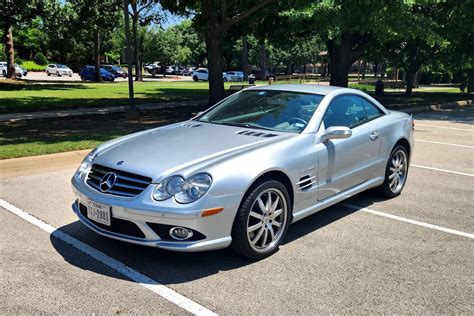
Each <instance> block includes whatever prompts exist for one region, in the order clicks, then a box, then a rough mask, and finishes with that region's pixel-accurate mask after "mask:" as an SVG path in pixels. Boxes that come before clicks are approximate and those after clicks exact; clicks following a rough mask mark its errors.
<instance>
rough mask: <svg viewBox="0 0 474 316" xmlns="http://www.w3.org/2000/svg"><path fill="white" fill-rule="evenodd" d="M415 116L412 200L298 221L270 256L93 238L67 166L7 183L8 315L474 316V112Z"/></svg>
mask: <svg viewBox="0 0 474 316" xmlns="http://www.w3.org/2000/svg"><path fill="white" fill-rule="evenodd" d="M415 119H416V123H415V124H416V125H415V139H416V141H417V142H416V148H415V150H414V155H413V159H412V166H411V167H410V171H409V175H408V182H407V185H406V187H405V190H404V192H403V193H402V195H401V196H400V197H398V198H395V199H391V200H383V199H380V198H379V197H377V196H375V195H373V194H372V193H371V192H367V193H362V194H359V195H357V196H354V197H353V198H351V199H349V200H347V201H345V202H343V203H340V204H337V205H335V206H333V207H331V208H328V209H326V210H324V211H321V212H319V213H317V214H315V215H313V216H311V217H309V218H306V219H304V220H302V221H300V222H297V223H295V224H294V225H292V226H291V227H290V229H289V234H288V236H287V238H286V240H285V242H284V245H282V246H281V248H280V251H279V252H277V253H276V254H275V255H273V256H271V257H270V258H267V259H265V260H262V261H259V262H251V261H248V260H245V259H242V258H240V257H238V256H237V255H234V254H233V253H232V252H231V251H230V250H221V251H213V252H206V253H191V254H187V253H173V252H167V251H163V250H159V249H153V248H146V247H141V246H136V245H130V244H125V243H122V242H118V241H114V240H110V239H107V238H104V237H101V236H98V235H96V234H94V233H92V232H91V231H89V230H88V229H87V228H86V227H84V226H83V225H82V224H81V223H80V222H78V221H77V219H76V217H75V215H74V214H73V213H72V211H71V207H70V206H71V204H72V202H73V200H74V196H73V194H72V192H71V188H70V178H71V176H72V174H73V172H74V169H72V168H71V167H70V166H67V165H66V169H62V170H56V171H51V170H47V171H45V172H34V173H33V174H31V175H19V176H13V177H6V178H2V179H0V198H1V200H0V201H3V202H2V203H3V204H2V205H3V207H0V222H1V223H2V228H1V229H0V255H1V258H2V260H1V261H0V310H1V313H2V314H3V313H5V314H19V313H23V314H25V313H26V314H31V313H61V314H63V313H88V314H90V313H100V314H103V313H108V314H111V313H137V314H138V313H150V314H151V313H160V314H161V313H162V314H165V313H166V314H186V313H189V312H191V313H199V311H204V312H210V311H212V312H215V313H218V314H328V313H364V314H367V313H390V314H395V313H428V314H434V313H444V314H447V313H449V314H473V313H474V303H473V302H474V290H473V284H474V235H473V233H474V211H473V210H474V194H473V193H474V107H467V108H460V109H451V110H444V111H438V112H430V113H420V114H417V115H415ZM59 169H61V168H59ZM14 213H15V214H16V215H15V214H14ZM25 214H26V215H25ZM28 214H31V215H32V216H33V217H28V216H29V215H28ZM20 216H22V217H20ZM37 219H40V220H42V221H44V223H47V224H49V225H52V226H53V227H52V228H51V226H48V225H47V224H44V223H43V222H39V221H38V222H37ZM38 223H39V224H38ZM41 223H43V224H44V225H43V224H41ZM48 227H50V230H49V231H48ZM55 229H57V230H58V231H56V230H55ZM58 232H59V233H60V234H58ZM58 236H59V237H58ZM61 236H63V237H61ZM64 236H69V237H72V238H75V239H77V240H78V241H77V243H68V242H64V239H65V238H66V239H67V238H69V237H64ZM61 238H62V239H61ZM78 245H79V246H78ZM89 246H91V247H93V248H94V250H93V251H92V254H91V253H89V255H87V254H85V253H84V250H82V251H81V250H78V248H79V249H84V248H87V247H89ZM81 247H82V248H81ZM87 249H88V248H87ZM97 254H99V255H97ZM102 255H107V256H108V257H105V259H104V258H103V256H102ZM101 256H102V257H101ZM107 258H109V259H107ZM111 260H112V261H111ZM114 260H115V261H114ZM110 262H115V264H116V262H119V263H120V264H121V265H123V266H121V267H122V270H121V269H119V268H120V267H119V268H117V267H116V265H117V264H116V265H115V266H114V265H113V264H110ZM111 266H112V267H111ZM123 267H126V269H125V272H123V271H124V270H123ZM127 269H128V270H127ZM131 269H133V270H131ZM117 271H119V272H120V271H122V272H121V273H119V272H117ZM127 271H132V272H133V271H135V272H137V273H139V274H140V276H138V277H137V276H136V274H133V273H131V272H127ZM142 276H146V277H147V278H145V279H144V278H143V277H142ZM137 280H138V281H137ZM140 280H145V281H143V282H140ZM150 284H152V285H153V286H156V285H159V286H160V287H158V289H157V287H152V286H150ZM168 290H171V292H166V291H168ZM163 291H165V292H163ZM166 293H168V294H166ZM170 293H171V294H170ZM182 297H184V298H186V299H187V300H188V301H184V303H183V299H182ZM189 301H190V302H192V303H195V304H196V305H197V306H198V307H196V305H192V304H190V303H189ZM199 306H200V307H202V308H203V309H202V310H200V309H197V308H199Z"/></svg>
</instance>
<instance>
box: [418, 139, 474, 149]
mask: <svg viewBox="0 0 474 316" xmlns="http://www.w3.org/2000/svg"><path fill="white" fill-rule="evenodd" d="M415 142H421V143H431V144H439V145H448V146H456V147H463V148H471V149H474V146H468V145H459V144H451V143H443V142H435V141H432V140H424V139H415Z"/></svg>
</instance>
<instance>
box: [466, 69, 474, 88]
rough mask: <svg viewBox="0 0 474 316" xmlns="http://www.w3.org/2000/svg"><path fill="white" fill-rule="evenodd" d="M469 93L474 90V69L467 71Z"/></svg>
mask: <svg viewBox="0 0 474 316" xmlns="http://www.w3.org/2000/svg"><path fill="white" fill-rule="evenodd" d="M467 80H468V81H467V93H472V92H474V69H470V70H469V71H468V72H467Z"/></svg>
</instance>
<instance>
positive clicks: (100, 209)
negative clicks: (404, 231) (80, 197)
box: [87, 201, 110, 226]
mask: <svg viewBox="0 0 474 316" xmlns="http://www.w3.org/2000/svg"><path fill="white" fill-rule="evenodd" d="M87 217H88V218H90V219H91V220H93V221H95V222H98V223H101V224H104V225H107V226H110V206H108V205H104V204H101V203H98V202H95V201H89V203H88V205H87Z"/></svg>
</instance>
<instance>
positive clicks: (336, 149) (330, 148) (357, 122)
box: [318, 94, 383, 200]
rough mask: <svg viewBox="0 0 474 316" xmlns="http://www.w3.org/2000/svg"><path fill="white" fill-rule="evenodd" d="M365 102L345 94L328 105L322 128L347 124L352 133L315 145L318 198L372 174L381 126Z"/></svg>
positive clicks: (340, 190) (354, 183)
mask: <svg viewBox="0 0 474 316" xmlns="http://www.w3.org/2000/svg"><path fill="white" fill-rule="evenodd" d="M367 102H368V101H366V100H365V99H364V98H362V97H360V96H358V95H351V94H347V95H341V96H337V97H335V98H334V99H333V101H332V102H331V103H330V105H329V106H328V109H327V111H326V113H325V115H324V117H323V122H322V124H321V128H322V129H326V128H328V127H331V126H346V127H349V128H350V129H351V131H352V135H351V137H349V138H345V139H332V140H329V141H327V142H325V143H322V144H319V145H318V146H319V149H320V156H319V157H320V169H319V174H318V175H319V177H318V178H319V179H318V182H319V183H318V184H319V192H318V200H323V199H326V198H328V197H330V196H332V195H335V194H338V193H340V192H342V191H345V190H347V189H350V188H352V187H354V186H356V185H358V184H361V183H363V182H365V181H367V180H369V179H370V178H371V177H372V175H373V174H374V172H375V169H376V164H377V161H378V156H379V151H380V144H381V142H380V137H379V136H380V128H379V126H378V123H377V120H375V119H376V118H377V116H375V115H372V116H371V117H370V118H369V117H368V115H367V110H366V107H367ZM382 113H383V112H380V113H379V115H382Z"/></svg>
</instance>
